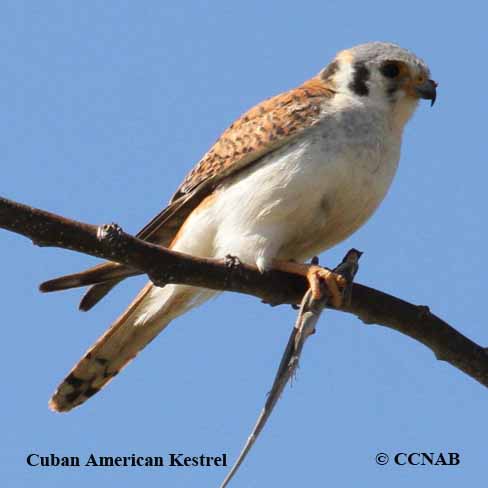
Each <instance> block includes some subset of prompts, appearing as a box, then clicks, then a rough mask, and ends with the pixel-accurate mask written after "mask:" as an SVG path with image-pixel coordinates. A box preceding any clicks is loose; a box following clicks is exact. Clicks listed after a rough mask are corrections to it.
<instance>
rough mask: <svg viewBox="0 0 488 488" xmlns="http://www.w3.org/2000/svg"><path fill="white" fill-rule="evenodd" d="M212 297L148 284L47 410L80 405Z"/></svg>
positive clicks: (196, 290) (208, 293)
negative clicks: (169, 327)
mask: <svg viewBox="0 0 488 488" xmlns="http://www.w3.org/2000/svg"><path fill="white" fill-rule="evenodd" d="M213 294H214V292H212V291H210V290H204V289H201V288H195V287H190V286H182V285H167V286H165V287H164V288H157V287H155V286H154V285H152V284H151V283H148V284H147V285H146V286H145V287H144V288H143V289H142V290H141V291H140V292H139V294H138V295H137V296H136V298H135V299H134V301H133V302H132V303H131V304H130V305H129V307H128V308H127V309H126V310H125V312H124V313H123V314H122V315H121V316H120V317H119V318H118V319H117V320H116V321H115V322H114V323H113V324H112V326H111V327H110V328H109V329H108V330H107V332H105V334H103V335H102V336H101V337H100V338H99V339H98V340H97V341H96V342H95V344H93V346H92V347H91V348H90V349H89V350H88V351H87V352H86V354H85V355H84V356H83V358H81V360H80V361H79V362H78V363H77V364H76V365H75V367H74V368H73V369H72V370H71V372H70V373H69V374H68V376H67V377H66V378H65V379H64V381H63V382H62V383H61V384H60V385H59V387H58V389H57V390H56V392H55V393H54V395H53V397H52V398H51V400H50V401H49V407H50V408H51V409H52V410H55V411H57V412H67V411H69V410H71V409H72V408H74V407H77V406H78V405H81V404H82V403H83V402H85V401H86V400H88V398H90V397H91V396H93V395H94V394H95V393H98V392H99V391H100V390H101V389H102V388H103V387H104V386H105V385H106V384H107V383H108V382H109V381H111V380H112V378H113V377H114V376H116V375H117V374H118V373H119V372H120V370H121V369H122V368H124V366H126V365H127V364H128V363H129V362H130V361H131V360H132V359H133V358H134V357H135V356H136V355H137V353H138V352H139V351H140V350H141V349H143V348H144V347H145V346H146V345H147V344H149V342H151V341H152V340H153V339H154V338H155V337H156V335H158V334H159V332H161V331H162V330H163V329H164V328H165V327H166V326H167V325H168V323H169V322H170V321H171V320H173V319H174V318H176V317H177V316H178V315H181V314H182V313H184V312H186V311H187V310H189V309H190V308H193V307H194V306H196V305H198V304H200V303H202V302H203V301H205V300H207V299H208V298H210V297H211V296H212V295H213Z"/></svg>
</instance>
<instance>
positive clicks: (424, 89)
mask: <svg viewBox="0 0 488 488" xmlns="http://www.w3.org/2000/svg"><path fill="white" fill-rule="evenodd" d="M414 90H415V93H416V94H417V95H418V96H419V97H420V98H423V99H424V100H430V106H431V107H432V105H434V103H435V99H436V98H437V83H436V82H435V81H434V80H426V81H424V82H423V83H421V84H419V85H416V86H415V88H414Z"/></svg>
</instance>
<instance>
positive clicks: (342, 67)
mask: <svg viewBox="0 0 488 488" xmlns="http://www.w3.org/2000/svg"><path fill="white" fill-rule="evenodd" d="M320 76H321V77H322V79H324V80H327V82H328V83H330V85H331V87H332V88H333V90H334V91H335V92H337V93H344V94H347V95H351V96H354V97H358V98H359V99H360V100H363V101H369V102H372V103H376V104H381V105H384V106H385V107H387V108H388V109H391V110H392V111H393V113H394V115H395V118H399V119H400V120H399V122H403V123H402V125H403V124H404V123H405V122H406V121H407V120H408V118H410V116H411V115H412V113H413V111H414V110H415V108H416V106H417V102H418V101H419V99H421V98H422V99H426V100H430V101H431V105H433V104H434V102H435V99H436V87H437V83H436V82H435V81H433V80H431V79H430V70H429V68H428V66H427V65H426V64H425V62H424V61H423V60H422V59H420V58H418V57H417V56H415V55H414V54H413V53H411V52H410V51H408V50H406V49H403V48H401V47H400V46H397V45H396V44H390V43H386V42H370V43H367V44H361V45H359V46H356V47H353V48H351V49H346V50H344V51H341V52H340V53H338V54H337V56H336V57H335V59H334V60H333V61H332V63H330V64H329V65H328V66H327V67H326V68H325V69H324V70H322V72H321V73H320Z"/></svg>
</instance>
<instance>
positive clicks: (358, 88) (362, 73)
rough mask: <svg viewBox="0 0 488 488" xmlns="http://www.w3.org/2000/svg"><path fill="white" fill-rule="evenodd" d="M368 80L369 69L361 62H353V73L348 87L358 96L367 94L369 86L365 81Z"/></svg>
mask: <svg viewBox="0 0 488 488" xmlns="http://www.w3.org/2000/svg"><path fill="white" fill-rule="evenodd" d="M368 80H369V70H368V68H366V66H365V65H364V64H363V63H355V64H354V74H353V78H352V81H351V83H349V89H350V90H351V91H352V92H354V93H355V94H356V95H359V96H360V97H364V96H366V95H368V94H369V88H368V85H367V84H366V82H367V81H368Z"/></svg>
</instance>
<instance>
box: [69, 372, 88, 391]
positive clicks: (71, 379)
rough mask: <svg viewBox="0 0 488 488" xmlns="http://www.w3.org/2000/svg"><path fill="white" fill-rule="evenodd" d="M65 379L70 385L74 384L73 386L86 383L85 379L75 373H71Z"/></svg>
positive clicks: (76, 386) (77, 386)
mask: <svg viewBox="0 0 488 488" xmlns="http://www.w3.org/2000/svg"><path fill="white" fill-rule="evenodd" d="M65 381H66V383H68V385H70V386H72V387H73V388H79V387H80V386H81V385H82V384H83V383H84V381H83V380H80V378H77V377H76V376H75V375H74V374H73V373H71V374H69V375H68V376H67V377H66V380H65Z"/></svg>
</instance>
